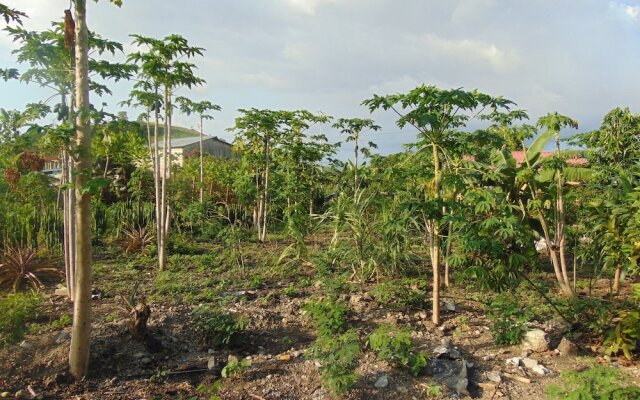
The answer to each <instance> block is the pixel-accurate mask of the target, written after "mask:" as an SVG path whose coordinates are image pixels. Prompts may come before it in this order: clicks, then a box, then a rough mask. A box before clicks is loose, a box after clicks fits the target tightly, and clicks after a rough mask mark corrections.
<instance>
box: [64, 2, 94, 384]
mask: <svg viewBox="0 0 640 400" xmlns="http://www.w3.org/2000/svg"><path fill="white" fill-rule="evenodd" d="M74 3H75V14H76V32H75V36H76V49H75V53H76V57H75V64H76V104H77V112H78V115H77V118H76V146H77V154H78V156H77V157H78V158H77V161H76V171H77V173H76V177H75V191H76V197H77V211H76V214H77V219H76V286H75V299H74V300H75V301H74V302H73V327H72V330H71V349H70V352H69V366H70V372H71V375H72V376H73V377H74V378H75V379H82V378H84V377H85V376H86V375H87V372H88V368H89V346H90V341H91V281H92V279H91V278H92V277H91V195H90V193H89V192H87V191H84V190H83V189H84V188H85V187H86V184H87V182H88V181H89V179H91V125H90V119H89V111H90V107H89V105H90V104H89V68H88V30H87V19H86V0H75V1H74Z"/></svg>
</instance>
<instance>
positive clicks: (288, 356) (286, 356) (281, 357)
mask: <svg viewBox="0 0 640 400" xmlns="http://www.w3.org/2000/svg"><path fill="white" fill-rule="evenodd" d="M278 360H280V361H291V354H280V355H279V356H278Z"/></svg>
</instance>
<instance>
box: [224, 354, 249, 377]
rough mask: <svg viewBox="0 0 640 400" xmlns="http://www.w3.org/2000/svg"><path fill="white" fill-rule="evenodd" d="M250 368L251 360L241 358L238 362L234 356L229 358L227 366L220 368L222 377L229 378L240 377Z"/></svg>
mask: <svg viewBox="0 0 640 400" xmlns="http://www.w3.org/2000/svg"><path fill="white" fill-rule="evenodd" d="M250 366H251V360H250V359H248V358H243V359H242V360H239V359H238V357H236V356H229V359H228V361H227V365H225V367H224V368H222V377H223V378H230V377H232V376H237V375H242V372H244V370H246V369H247V368H249V367H250Z"/></svg>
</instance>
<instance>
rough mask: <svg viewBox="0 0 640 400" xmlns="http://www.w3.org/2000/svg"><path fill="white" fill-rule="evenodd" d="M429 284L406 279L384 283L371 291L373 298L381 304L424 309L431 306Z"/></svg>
mask: <svg viewBox="0 0 640 400" xmlns="http://www.w3.org/2000/svg"><path fill="white" fill-rule="evenodd" d="M428 289H429V283H428V282H427V281H425V280H422V279H412V278H405V279H402V280H398V281H392V282H383V283H379V284H378V285H376V286H375V287H374V288H373V290H371V296H372V297H373V298H374V300H375V301H376V302H378V303H380V304H384V305H386V306H391V307H393V308H398V309H405V308H409V307H416V308H424V307H426V306H428V305H429V296H428V294H427V290H428Z"/></svg>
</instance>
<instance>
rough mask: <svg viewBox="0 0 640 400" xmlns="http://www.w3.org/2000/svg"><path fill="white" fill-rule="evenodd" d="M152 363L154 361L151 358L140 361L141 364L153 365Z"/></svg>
mask: <svg viewBox="0 0 640 400" xmlns="http://www.w3.org/2000/svg"><path fill="white" fill-rule="evenodd" d="M151 361H153V360H151V358H149V357H144V358H142V359H141V360H140V362H141V363H142V364H151Z"/></svg>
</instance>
